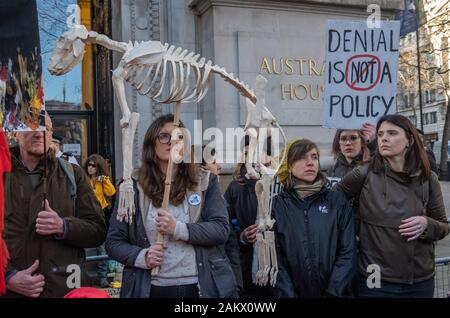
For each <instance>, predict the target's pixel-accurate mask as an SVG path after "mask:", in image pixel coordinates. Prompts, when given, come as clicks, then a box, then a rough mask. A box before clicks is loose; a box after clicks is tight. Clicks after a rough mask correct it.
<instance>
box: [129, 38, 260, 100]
mask: <svg viewBox="0 0 450 318" xmlns="http://www.w3.org/2000/svg"><path fill="white" fill-rule="evenodd" d="M142 43H145V42H140V43H137V42H136V43H135V44H134V48H133V49H138V46H139V45H141V44H142ZM133 49H132V50H133ZM164 51H165V52H164V56H163V58H162V59H161V60H160V61H159V62H158V63H156V64H155V63H149V64H146V63H140V62H139V61H133V62H134V63H124V65H122V67H123V70H124V71H125V73H126V76H125V80H126V81H127V82H129V83H130V84H131V85H132V86H133V87H135V88H136V90H137V91H138V92H139V94H141V95H146V96H148V97H149V98H151V99H153V100H155V101H158V102H160V103H173V102H177V101H181V102H182V103H189V102H199V101H201V100H202V99H203V98H204V97H205V95H206V93H207V91H208V87H209V81H210V77H211V74H212V73H216V74H218V75H220V76H221V77H222V78H223V79H224V80H225V81H226V82H228V83H230V84H231V85H233V86H234V87H235V88H236V89H237V90H238V91H239V92H240V94H241V95H242V96H244V97H247V98H249V99H250V100H252V101H253V102H254V103H255V102H256V96H255V94H254V93H253V90H252V89H251V88H250V87H249V86H248V85H246V84H245V83H244V82H242V81H240V80H239V79H238V78H235V77H234V75H233V73H228V72H227V71H226V69H225V68H223V67H220V66H217V65H212V62H211V61H206V59H205V58H204V57H201V58H200V54H195V53H194V52H192V51H191V52H189V51H188V50H183V49H182V48H180V47H178V48H175V46H173V45H171V46H170V47H169V45H168V44H167V43H166V44H165V45H164ZM123 60H125V61H126V56H124V59H123ZM138 60H139V58H138ZM169 73H171V81H170V82H171V85H170V91H169V93H168V95H167V97H165V98H161V96H162V95H163V92H164V88H165V87H166V86H167V85H166V84H167V82H168V80H166V79H167V77H168V74H169Z"/></svg>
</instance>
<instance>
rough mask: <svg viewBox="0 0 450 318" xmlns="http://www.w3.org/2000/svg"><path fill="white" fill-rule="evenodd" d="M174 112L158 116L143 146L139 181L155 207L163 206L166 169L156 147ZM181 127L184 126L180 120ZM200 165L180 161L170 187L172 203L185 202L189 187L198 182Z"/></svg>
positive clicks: (146, 135)
mask: <svg viewBox="0 0 450 318" xmlns="http://www.w3.org/2000/svg"><path fill="white" fill-rule="evenodd" d="M173 121H174V118H173V115H172V114H168V115H163V116H160V117H158V118H157V119H156V120H155V121H154V122H153V123H152V124H151V125H150V127H149V128H148V130H147V132H146V133H145V137H144V145H143V147H142V166H141V167H140V168H139V171H138V173H139V179H138V182H139V184H140V185H141V187H142V189H143V190H144V193H145V195H146V196H147V197H149V198H150V200H152V204H153V206H155V207H158V208H159V207H161V204H162V201H163V195H164V182H165V171H164V172H163V171H161V168H160V167H159V164H158V162H159V159H158V157H157V155H156V151H155V147H156V140H157V138H158V134H159V133H160V131H161V129H162V128H163V126H164V125H165V124H167V123H173ZM180 127H184V126H183V124H182V123H181V122H180ZM197 178H198V167H197V166H196V165H195V164H194V163H184V162H182V163H180V164H178V165H177V173H176V176H175V177H174V178H172V186H171V188H170V203H171V204H172V205H175V206H176V205H179V204H180V203H182V202H183V200H184V197H185V195H186V191H187V190H188V189H193V188H194V187H195V186H196V185H197V183H198V180H197Z"/></svg>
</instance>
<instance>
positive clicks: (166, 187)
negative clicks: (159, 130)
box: [152, 101, 181, 275]
mask: <svg viewBox="0 0 450 318" xmlns="http://www.w3.org/2000/svg"><path fill="white" fill-rule="evenodd" d="M180 112H181V101H177V102H176V108H175V115H174V118H173V123H174V125H175V128H178V127H179V126H180ZM170 147H171V148H172V147H173V143H172V144H171V145H170ZM171 150H172V149H171ZM173 165H174V163H173V161H172V151H171V152H170V156H169V163H168V164H167V172H166V180H165V182H164V197H163V202H162V206H161V208H162V209H163V210H165V211H168V210H169V199H170V187H171V185H172V171H173ZM156 244H159V245H161V246H162V245H164V236H163V234H162V233H160V232H158V237H157V239H156ZM158 274H159V266H158V267H153V269H152V275H158Z"/></svg>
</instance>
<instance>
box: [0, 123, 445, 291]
mask: <svg viewBox="0 0 450 318" xmlns="http://www.w3.org/2000/svg"><path fill="white" fill-rule="evenodd" d="M173 121H174V118H173V115H164V116H161V117H159V118H157V119H156V120H155V121H154V122H153V123H152V124H151V126H150V127H149V128H148V130H147V133H146V135H145V138H144V143H143V147H142V152H141V153H142V158H141V166H140V167H139V168H138V169H136V171H135V172H134V173H133V176H132V178H133V188H134V196H135V197H134V202H135V213H134V214H133V215H132V217H131V219H129V220H126V221H120V220H119V219H118V218H117V210H118V204H117V203H116V204H115V205H114V208H113V207H112V205H111V202H112V201H111V198H112V197H113V196H114V195H115V192H116V189H115V185H114V183H113V181H112V180H111V174H110V169H109V167H108V164H107V162H106V161H105V159H104V158H103V157H101V156H100V155H97V154H94V155H91V156H89V157H88V159H87V160H86V161H85V163H84V165H83V167H79V166H78V165H77V164H71V163H69V162H68V161H66V160H65V159H64V158H61V157H58V156H57V155H56V152H57V150H58V148H57V147H56V148H55V147H54V144H52V134H51V132H52V123H51V120H50V117H48V116H46V129H47V131H48V133H46V134H44V133H43V132H21V133H16V134H15V135H14V139H15V141H16V144H17V146H15V147H12V148H11V149H9V152H10V153H11V167H4V168H2V170H5V171H6V172H5V174H4V178H3V180H4V196H2V199H3V198H4V207H5V216H4V239H5V242H6V245H7V247H8V251H9V261H8V266H7V268H6V270H5V273H4V279H5V281H6V293H5V295H4V296H6V297H63V296H64V295H66V294H67V293H68V292H70V291H71V290H72V289H73V287H71V286H69V285H68V283H67V281H68V280H67V278H68V276H69V275H70V274H71V272H70V271H68V270H67V269H68V267H69V266H70V265H72V264H77V265H78V266H80V270H81V271H80V272H81V277H80V282H81V283H80V285H81V286H88V285H89V283H88V282H87V279H86V277H85V276H86V266H85V249H86V248H97V249H98V250H97V253H98V254H104V253H107V255H109V257H110V258H111V259H114V260H116V261H118V262H120V263H121V264H123V265H124V270H123V279H122V286H121V297H123V298H183V297H185V298H199V297H214V298H228V297H292V298H304V297H307V298H310V297H313V298H326V297H433V293H434V275H435V272H434V271H435V264H434V244H435V242H436V241H438V240H441V239H443V238H444V237H445V236H446V235H447V234H448V232H449V225H448V223H447V219H446V213H445V207H444V202H443V197H442V192H441V188H440V184H439V181H438V177H437V175H436V173H435V172H434V171H433V170H434V169H432V168H431V166H432V164H431V165H430V160H431V159H429V158H430V155H429V154H428V155H427V148H426V147H425V146H424V145H423V142H422V140H421V138H420V134H419V132H418V131H417V130H416V129H415V128H414V126H413V125H412V124H411V123H410V121H409V120H408V119H406V118H405V117H403V116H401V115H387V116H383V117H382V118H381V119H380V120H379V121H378V123H377V125H376V127H375V126H373V125H371V124H364V125H363V126H362V127H361V130H338V131H337V132H336V135H335V138H334V142H333V146H332V153H333V155H334V157H335V163H334V164H333V165H332V167H331V168H330V169H328V171H327V173H325V172H324V171H323V170H322V169H321V166H320V154H319V149H318V147H317V145H316V144H315V143H314V141H312V140H308V139H296V140H292V141H290V142H289V143H288V144H287V146H286V147H287V148H286V156H285V158H284V162H281V165H282V166H283V167H284V169H280V173H279V175H278V180H279V182H280V183H281V185H282V187H281V190H280V191H279V193H277V194H274V198H273V204H272V211H271V212H272V217H273V218H274V220H275V225H274V228H273V231H274V233H275V241H276V251H277V260H278V270H279V272H278V277H277V282H276V285H275V286H274V287H273V288H272V287H269V286H263V287H261V286H256V285H255V284H254V271H253V269H252V268H253V267H254V266H253V258H254V249H253V246H254V243H255V241H256V235H257V233H258V227H257V225H256V219H257V208H258V201H257V196H256V193H255V184H256V181H257V180H256V179H252V178H250V177H248V175H247V173H246V167H245V165H244V164H243V163H239V164H238V165H237V167H236V170H235V173H234V175H233V181H232V182H231V183H230V184H229V185H228V187H227V188H226V191H225V192H224V194H223V195H222V193H221V192H220V190H219V183H218V178H219V175H220V171H221V167H220V165H219V164H218V163H216V162H212V163H210V162H208V163H206V162H205V161H203V162H202V163H201V164H198V163H196V162H194V163H185V162H182V163H180V164H177V165H174V169H173V174H172V180H171V181H172V182H171V183H172V187H171V191H170V196H169V205H168V208H167V209H166V210H164V209H163V208H162V202H163V195H164V188H165V177H166V171H167V166H168V164H169V157H170V156H171V145H172V143H171V141H172V140H171V138H172V132H173V130H174V128H175V125H174V122H173ZM181 127H182V124H181ZM44 138H47V140H45V142H44ZM54 140H55V139H54ZM44 144H45V145H46V146H47V148H46V149H45V150H44ZM269 148H270V147H268V149H269ZM2 149H3V150H2V152H3V153H6V151H8V149H7V148H5V147H3V148H2ZM247 150H248V139H247V140H246V143H245V145H244V151H243V153H244V156H245V155H246V151H247ZM269 155H270V153H269V154H268V156H267V157H270V156H269ZM9 169H10V172H8V170H9ZM331 179H333V182H334V183H333V184H332V183H331V182H330V180H331ZM44 193H45V195H43V194H44ZM116 201H117V200H116ZM158 233H160V234H163V235H164V237H165V241H164V243H163V244H160V243H159V242H158V239H157V237H158ZM0 243H1V242H0ZM105 247H106V250H105ZM104 265H105V264H102V263H100V264H99V266H98V270H97V285H100V287H107V286H108V281H107V277H106V275H105V274H106V270H105V267H104ZM374 266H375V268H378V270H379V279H380V281H381V284H380V286H377V287H376V288H372V287H373V286H370V284H369V283H368V281H369V280H370V279H371V277H370V275H371V274H373V271H372V269H373V268H374ZM154 268H158V273H157V274H156V273H155V274H152V270H153V269H154ZM0 287H1V286H0Z"/></svg>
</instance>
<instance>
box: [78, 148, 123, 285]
mask: <svg viewBox="0 0 450 318" xmlns="http://www.w3.org/2000/svg"><path fill="white" fill-rule="evenodd" d="M83 168H84V171H85V172H86V173H87V175H88V176H89V181H90V183H91V186H92V189H93V190H94V193H95V196H96V197H97V200H98V201H99V202H100V205H101V207H102V209H103V211H104V213H105V218H106V220H107V225H109V218H110V216H111V209H110V207H109V204H108V201H107V199H106V198H110V197H112V196H113V195H114V194H115V193H116V188H115V187H114V185H113V184H112V182H111V178H110V174H109V169H108V164H107V162H106V160H105V159H104V158H103V157H102V156H100V155H98V154H93V155H91V156H89V158H88V159H87V160H86V162H85V163H84V166H83ZM96 252H97V255H104V254H106V251H105V246H104V245H103V244H102V245H101V246H99V247H97V249H96ZM107 274H108V270H107V264H106V262H104V261H101V262H99V263H98V265H97V281H96V285H97V286H99V287H102V288H104V287H108V286H109V282H108V279H107Z"/></svg>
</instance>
